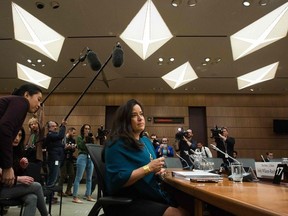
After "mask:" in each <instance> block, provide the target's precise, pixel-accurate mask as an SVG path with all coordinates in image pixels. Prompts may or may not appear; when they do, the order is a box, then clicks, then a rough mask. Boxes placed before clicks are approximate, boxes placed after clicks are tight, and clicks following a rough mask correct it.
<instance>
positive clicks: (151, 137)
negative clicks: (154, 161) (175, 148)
mask: <svg viewBox="0 0 288 216" xmlns="http://www.w3.org/2000/svg"><path fill="white" fill-rule="evenodd" d="M150 141H151V142H152V144H153V146H154V149H155V150H156V148H157V147H158V146H159V145H160V143H159V140H158V139H157V135H156V134H154V133H153V134H151V136H150Z"/></svg>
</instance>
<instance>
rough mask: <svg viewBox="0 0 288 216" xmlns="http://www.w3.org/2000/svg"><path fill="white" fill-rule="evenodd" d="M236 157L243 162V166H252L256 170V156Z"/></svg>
mask: <svg viewBox="0 0 288 216" xmlns="http://www.w3.org/2000/svg"><path fill="white" fill-rule="evenodd" d="M236 159H237V160H238V161H239V162H240V163H242V164H243V167H251V168H252V169H253V170H255V159H254V158H236Z"/></svg>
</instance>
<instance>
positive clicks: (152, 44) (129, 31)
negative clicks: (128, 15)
mask: <svg viewBox="0 0 288 216" xmlns="http://www.w3.org/2000/svg"><path fill="white" fill-rule="evenodd" d="M172 37H173V35H172V34H171V32H170V30H169V29H168V27H167V25H166V24H165V22H164V20H163V19H162V17H161V15H160V14H159V12H158V10H157V8H156V7H155V5H154V4H153V2H152V0H147V2H146V3H145V4H144V5H143V6H142V8H141V9H140V11H139V12H138V13H137V15H136V16H135V17H134V18H133V19H132V21H131V22H130V24H129V25H128V26H127V28H126V29H125V30H124V32H123V33H122V34H121V35H120V38H121V39H122V40H123V41H124V42H125V43H126V44H127V45H128V46H129V47H130V48H131V49H132V50H133V51H134V52H135V53H136V54H137V55H138V56H140V58H142V59H143V60H145V59H147V58H148V57H149V56H151V55H152V54H153V53H154V52H156V51H157V50H158V49H159V48H160V47H161V46H163V45H164V44H165V43H166V42H167V41H169V40H170V39H171V38H172Z"/></svg>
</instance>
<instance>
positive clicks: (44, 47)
mask: <svg viewBox="0 0 288 216" xmlns="http://www.w3.org/2000/svg"><path fill="white" fill-rule="evenodd" d="M12 13H13V23H14V35H15V40H18V41H20V42H21V43H23V44H25V45H27V46H29V47H30V48H32V49H34V50H36V51H37V52H39V53H41V54H43V55H45V56H47V57H48V58H50V59H53V60H54V61H58V58H59V55H60V52H61V49H62V46H63V43H64V40H65V38H64V37H63V36H62V35H60V34H59V33H57V32H56V31H54V30H53V29H51V28H50V27H49V26H47V25H46V24H44V23H43V22H41V21H40V20H39V19H37V18H36V17H34V16H33V15H31V14H30V13H28V12H27V11H26V10H24V9H23V8H21V7H20V6H18V5H17V4H15V3H13V2H12Z"/></svg>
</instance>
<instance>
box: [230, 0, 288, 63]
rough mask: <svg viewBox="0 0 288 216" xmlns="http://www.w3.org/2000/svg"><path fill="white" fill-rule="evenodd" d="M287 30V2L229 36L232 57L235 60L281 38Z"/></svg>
mask: <svg viewBox="0 0 288 216" xmlns="http://www.w3.org/2000/svg"><path fill="white" fill-rule="evenodd" d="M287 30H288V2H287V3H285V4H283V5H282V6H280V7H279V8H277V9H275V10H274V11H272V12H270V13H269V14H267V15H265V16H264V17H262V18H260V19H259V20H257V21H255V22H254V23H252V24H250V25H249V26H247V27H245V28H243V29H241V30H240V31H238V32H237V33H235V34H234V35H232V36H230V41H231V46H232V53H233V59H234V60H237V59H239V58H242V57H243V56H246V55H248V54H250V53H252V52H255V51H256V50H259V49H261V48H263V47H265V46H267V45H269V44H271V43H274V42H276V41H278V40H280V39H281V38H284V37H286V35H287Z"/></svg>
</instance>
